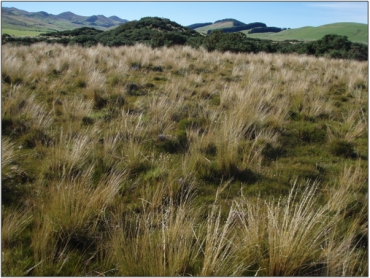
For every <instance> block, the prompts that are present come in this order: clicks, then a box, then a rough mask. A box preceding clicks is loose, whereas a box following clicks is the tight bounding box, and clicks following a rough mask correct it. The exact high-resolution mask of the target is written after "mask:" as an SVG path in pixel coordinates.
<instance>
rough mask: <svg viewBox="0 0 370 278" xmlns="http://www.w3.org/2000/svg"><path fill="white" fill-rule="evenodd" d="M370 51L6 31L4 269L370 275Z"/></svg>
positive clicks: (30, 271) (75, 272)
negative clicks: (363, 56)
mask: <svg viewBox="0 0 370 278" xmlns="http://www.w3.org/2000/svg"><path fill="white" fill-rule="evenodd" d="M367 76H368V64H367V62H359V61H353V60H341V59H336V60H334V59H328V58H325V57H320V58H315V57H311V56H305V55H301V56H298V55H293V54H291V55H283V54H268V53H263V52H260V53H250V54H245V53H244V54H243V53H238V54H237V53H231V52H228V51H226V52H224V53H222V52H219V51H213V52H209V51H207V50H206V49H204V48H203V47H200V48H199V49H198V50H196V49H194V48H192V47H190V46H174V47H171V48H168V47H166V46H163V47H160V48H151V47H149V46H147V45H144V44H136V45H133V46H120V47H114V48H113V47H107V46H103V45H101V44H97V45H95V46H92V47H90V48H86V47H82V46H79V45H69V46H63V45H60V44H47V43H39V44H32V45H30V46H11V45H7V44H6V45H3V47H2V81H1V82H2V95H1V96H2V109H1V116H2V256H1V258H2V274H3V275H4V276H11V275H15V276H23V275H31V276H43V275H46V276H49V275H50V276H52V275H63V276H69V275H73V276H86V275H88V276H104V275H105V276H133V275H140V276H162V275H165V276H177V275H193V276H200V275H202V276H213V275H215V276H229V275H237V276H240V275H255V276H275V275H281V276H296V275H303V276H313V275H321V276H341V275H343V276H367V275H368V271H367V270H368V261H367V259H368V253H367V248H368V246H367V242H368V237H367V233H368V230H367V225H368V222H367V221H368V215H367V212H368V207H367V205H368V204H367V191H368V188H367V181H368V177H367V173H368V136H367V127H368V121H367V119H368V79H367Z"/></svg>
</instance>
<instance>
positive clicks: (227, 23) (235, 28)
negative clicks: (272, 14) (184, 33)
mask: <svg viewBox="0 0 370 278" xmlns="http://www.w3.org/2000/svg"><path fill="white" fill-rule="evenodd" d="M257 27H267V26H266V24H265V23H262V22H254V23H248V24H246V23H244V22H241V21H239V20H236V19H233V18H226V19H221V20H217V21H215V22H214V23H210V24H208V23H197V24H192V25H189V26H188V28H190V29H193V30H195V31H197V32H199V33H201V34H209V33H210V32H211V31H214V30H223V31H224V32H239V31H243V30H250V29H252V28H257Z"/></svg>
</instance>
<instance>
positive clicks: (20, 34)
mask: <svg viewBox="0 0 370 278" xmlns="http://www.w3.org/2000/svg"><path fill="white" fill-rule="evenodd" d="M1 32H2V34H8V35H11V36H17V37H34V36H38V35H40V34H42V33H45V32H46V30H45V31H44V32H42V31H33V30H14V29H6V28H2V29H1Z"/></svg>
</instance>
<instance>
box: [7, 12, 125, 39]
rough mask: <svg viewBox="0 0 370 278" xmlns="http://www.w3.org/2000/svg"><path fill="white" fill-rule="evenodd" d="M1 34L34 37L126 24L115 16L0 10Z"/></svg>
mask: <svg viewBox="0 0 370 278" xmlns="http://www.w3.org/2000/svg"><path fill="white" fill-rule="evenodd" d="M1 16H2V30H1V31H2V33H7V34H10V35H17V36H35V35H38V34H40V33H44V32H53V31H64V30H71V29H76V28H81V27H94V28H96V29H99V30H108V29H110V28H114V27H117V26H119V25H121V24H123V23H126V22H128V20H126V19H121V18H119V17H117V16H111V17H105V16H104V15H92V16H81V15H77V14H74V13H72V12H63V13H61V14H58V15H53V14H49V13H47V12H43V11H41V12H27V11H24V10H19V9H16V8H2V9H1Z"/></svg>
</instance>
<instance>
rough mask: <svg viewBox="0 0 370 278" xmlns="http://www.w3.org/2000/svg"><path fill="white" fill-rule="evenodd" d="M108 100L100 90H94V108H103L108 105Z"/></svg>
mask: <svg viewBox="0 0 370 278" xmlns="http://www.w3.org/2000/svg"><path fill="white" fill-rule="evenodd" d="M107 103H108V101H107V100H106V99H105V98H103V97H102V96H101V95H100V93H99V92H96V91H94V108H95V109H102V108H104V107H105V106H106V105H107Z"/></svg>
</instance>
